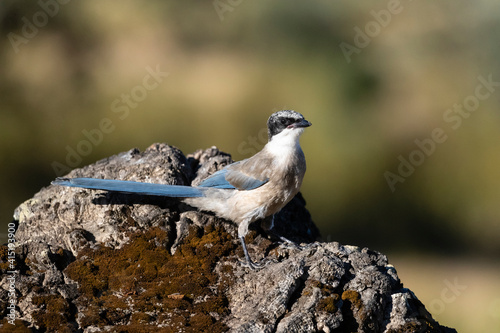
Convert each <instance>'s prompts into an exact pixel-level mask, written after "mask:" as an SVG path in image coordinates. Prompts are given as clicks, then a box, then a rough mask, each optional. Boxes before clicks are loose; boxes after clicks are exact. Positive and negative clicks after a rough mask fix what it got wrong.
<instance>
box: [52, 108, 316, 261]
mask: <svg viewBox="0 0 500 333" xmlns="http://www.w3.org/2000/svg"><path fill="white" fill-rule="evenodd" d="M311 125H312V124H311V123H310V122H309V121H307V120H306V119H305V118H304V116H303V115H302V114H300V113H298V112H296V111H293V110H281V111H277V112H274V113H273V114H272V115H271V116H270V117H269V119H268V120H267V132H268V142H267V144H266V145H265V146H264V147H263V148H262V150H260V151H259V152H258V153H256V154H255V155H253V156H252V157H250V158H247V159H244V160H241V161H237V162H234V163H231V164H229V165H227V166H226V167H224V168H223V169H221V170H219V171H217V172H215V173H213V174H212V175H210V176H209V177H207V178H206V179H205V180H203V181H202V182H201V183H200V184H198V185H197V186H183V185H166V184H152V183H143V182H134V181H124V180H114V179H96V178H56V179H55V180H54V181H53V182H52V184H54V185H61V186H69V187H80V188H86V189H96V190H105V191H113V192H122V193H131V194H141V195H148V196H149V195H152V196H162V197H171V198H178V199H179V200H180V201H182V202H184V203H186V204H188V205H190V206H192V207H194V208H197V209H198V210H201V211H208V212H212V213H215V215H216V216H218V217H221V218H224V219H227V220H230V221H233V222H234V223H236V225H237V226H238V238H239V239H240V241H241V246H242V248H243V253H244V255H245V259H246V263H245V266H247V267H249V268H251V269H254V270H255V269H260V268H262V267H263V265H262V264H260V263H256V262H254V261H252V260H251V258H250V255H249V253H248V250H247V246H246V244H245V236H246V235H247V233H248V228H249V225H250V224H251V223H253V222H255V221H257V220H261V219H264V218H267V217H270V216H271V217H272V218H271V225H270V226H269V229H272V225H273V224H274V214H276V213H278V212H279V211H280V210H281V209H282V208H283V207H284V206H285V205H286V204H287V203H288V202H289V201H290V200H292V199H293V197H294V196H295V195H296V194H297V193H298V192H299V190H300V187H301V185H302V181H303V178H304V175H305V172H306V159H305V156H304V152H303V151H302V148H301V146H300V142H299V139H300V136H301V135H302V133H303V132H304V130H305V128H307V127H309V126H311ZM282 239H283V240H286V239H285V238H282Z"/></svg>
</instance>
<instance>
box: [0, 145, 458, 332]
mask: <svg viewBox="0 0 500 333" xmlns="http://www.w3.org/2000/svg"><path fill="white" fill-rule="evenodd" d="M230 162H231V157H230V156H229V155H228V154H225V153H222V152H220V151H219V150H218V149H217V148H215V147H212V148H210V149H206V150H199V151H197V152H195V153H194V154H192V155H188V156H187V157H186V156H184V155H183V154H182V152H181V151H179V150H178V149H176V148H174V147H171V146H168V145H166V144H154V145H152V146H150V147H149V148H148V149H146V150H145V151H144V152H140V151H139V150H137V149H133V150H130V151H128V152H124V153H121V154H118V155H116V156H112V157H109V158H107V159H104V160H101V161H98V162H96V163H95V164H92V165H89V166H86V167H84V168H81V169H77V170H74V171H72V172H71V173H70V174H69V175H68V177H95V178H109V179H122V180H134V181H143V182H152V183H162V184H177V185H190V184H197V183H199V182H200V181H201V180H203V179H204V178H205V177H207V176H208V175H209V174H211V173H213V172H215V171H217V170H219V169H221V168H222V167H224V166H225V165H227V164H228V163H230ZM14 218H15V220H16V221H17V223H18V229H17V232H16V240H17V250H16V252H17V257H16V269H17V270H18V271H19V274H18V275H17V280H16V294H17V304H16V305H17V308H16V318H17V321H16V325H19V326H18V327H20V326H22V327H26V328H28V329H29V330H31V331H40V332H45V331H48V332H52V331H54V332H101V331H107V332H118V331H128V332H153V331H154V332H181V331H182V332H202V331H208V330H209V331H212V332H224V331H230V332H455V330H453V329H449V328H446V327H444V326H440V325H439V324H438V323H437V322H436V321H434V319H433V318H432V317H431V315H430V314H429V313H428V312H427V310H426V309H425V306H424V305H423V304H422V303H421V302H420V301H419V300H418V299H417V297H416V296H415V295H414V294H413V292H412V291H411V290H409V289H407V288H405V287H404V286H403V284H402V282H401V281H400V280H399V278H398V275H397V272H396V269H395V268H394V267H393V266H391V265H390V264H389V263H388V260H387V258H386V256H384V255H383V254H380V253H377V252H374V251H371V250H369V249H360V248H358V247H354V246H343V245H341V244H339V243H336V242H332V243H321V242H318V241H317V240H318V237H319V232H318V229H317V228H316V227H315V225H314V223H313V221H312V220H311V216H310V215H309V213H308V211H307V209H306V208H305V201H304V199H303V198H302V196H301V195H300V194H299V195H297V197H296V198H295V199H294V200H292V202H290V204H289V205H287V207H285V208H284V209H283V210H282V212H280V214H279V216H277V219H276V232H277V233H279V234H281V235H283V236H285V237H287V238H288V239H291V240H293V241H295V242H298V243H301V247H300V248H297V247H291V246H289V245H283V244H279V243H277V242H276V241H275V238H274V236H272V235H267V234H266V233H265V232H264V231H263V229H262V228H261V227H260V226H259V225H258V223H256V224H255V225H253V226H252V228H251V229H252V231H251V233H250V234H249V236H247V243H248V244H249V251H250V253H251V255H252V257H253V258H254V259H257V260H259V259H264V258H265V259H266V260H267V265H266V266H265V267H264V268H263V269H261V270H259V271H252V270H249V269H248V268H245V267H243V266H242V265H241V263H240V260H241V259H242V255H243V253H242V251H241V248H240V247H239V242H238V239H237V237H236V235H237V228H236V226H235V225H234V224H233V223H232V222H231V221H225V220H222V219H219V218H217V217H215V216H213V215H212V214H210V213H205V212H198V211H196V210H194V209H193V208H192V207H189V206H187V205H185V204H182V203H180V202H179V201H176V200H171V199H166V198H157V197H140V196H134V195H125V194H118V193H106V192H102V191H91V190H85V189H75V188H65V187H58V186H52V185H51V186H48V187H46V188H43V189H42V190H41V191H40V192H38V193H37V194H35V196H34V197H33V198H32V199H29V200H27V201H26V202H24V203H23V204H21V205H20V206H19V207H18V208H17V209H16V211H15V214H14ZM264 222H265V221H264ZM2 251H3V252H2V256H1V257H0V261H1V262H0V265H1V266H0V267H1V268H2V275H1V276H0V278H1V280H0V296H2V297H1V302H2V303H1V304H0V312H1V313H2V317H5V314H6V313H7V303H6V297H4V296H5V295H6V293H7V290H8V285H9V283H8V280H7V278H8V274H7V269H6V268H5V267H4V266H5V265H4V264H5V260H6V258H5V255H4V254H5V247H4V248H3V250H2ZM0 325H1V326H0V330H1V329H3V328H8V327H9V326H8V325H10V324H9V323H7V322H6V320H4V321H2V322H1V323H0Z"/></svg>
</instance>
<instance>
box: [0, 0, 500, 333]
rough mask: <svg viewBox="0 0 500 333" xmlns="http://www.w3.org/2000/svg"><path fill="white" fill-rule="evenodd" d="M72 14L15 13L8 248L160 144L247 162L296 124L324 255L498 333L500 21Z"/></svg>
mask: <svg viewBox="0 0 500 333" xmlns="http://www.w3.org/2000/svg"><path fill="white" fill-rule="evenodd" d="M59 1H60V2H58V1H56V0H41V1H19V0H16V1H13V0H12V1H9V0H2V1H1V2H0V31H1V36H2V38H1V39H0V136H1V141H0V145H1V152H2V153H1V154H0V162H1V163H0V168H1V172H0V185H1V190H0V213H1V217H0V222H1V228H2V229H1V230H2V233H1V235H0V236H1V239H0V240H1V241H2V242H5V240H6V236H7V234H6V232H7V231H6V225H7V223H9V222H10V221H11V220H12V213H13V211H14V209H15V207H16V206H17V205H19V204H20V203H21V202H23V201H24V200H26V199H28V198H30V197H32V196H33V194H34V193H35V192H37V191H38V190H39V189H40V188H41V187H43V186H47V185H48V184H49V183H50V181H51V180H53V179H54V178H55V177H56V176H60V175H63V174H64V173H65V172H67V171H69V170H70V169H72V168H74V167H83V166H85V165H87V164H91V163H93V162H95V161H96V160H98V159H101V158H104V157H107V156H110V155H113V154H116V153H119V152H122V151H126V150H129V149H131V148H134V147H138V148H140V149H141V150H143V149H145V148H146V147H148V146H149V145H150V144H152V143H154V142H166V143H169V144H171V145H175V146H177V147H179V148H180V149H181V150H182V151H183V152H184V153H185V154H187V153H191V152H193V151H194V150H196V149H198V148H208V147H210V146H212V145H216V146H217V147H219V148H220V149H221V150H223V151H226V152H229V153H231V154H232V156H233V158H234V159H235V160H239V159H242V158H246V157H249V156H251V155H252V154H253V153H255V152H257V150H258V149H260V148H261V147H262V146H263V145H264V144H265V142H266V136H265V132H264V131H265V124H266V120H267V117H268V116H269V115H270V114H271V113H272V112H274V111H277V110H280V109H294V110H296V111H298V112H301V113H303V114H304V115H305V116H306V118H307V119H308V120H309V121H311V122H312V123H313V126H312V127H311V128H309V129H307V131H306V132H305V134H304V135H303V137H302V147H303V149H304V151H305V154H306V156H307V160H308V172H307V174H306V178H305V180H304V185H303V189H302V191H303V193H304V196H305V198H306V200H307V204H308V208H309V210H310V211H311V213H312V215H313V219H314V220H315V222H316V223H317V225H318V227H319V228H320V230H321V232H322V235H323V237H324V239H325V240H328V241H334V240H335V241H339V242H341V243H344V244H354V245H358V246H363V247H364V246H369V247H371V248H373V249H375V250H379V251H383V252H385V253H387V254H389V259H390V260H391V262H392V263H394V264H395V266H396V268H397V269H398V271H399V274H400V276H401V278H402V280H403V281H404V282H405V286H407V287H409V288H410V289H412V290H414V291H415V292H416V294H417V296H418V297H419V298H420V299H421V300H422V301H423V302H424V304H426V305H427V307H428V309H429V310H430V311H431V313H432V314H433V315H434V316H435V317H436V318H437V319H438V320H440V321H441V322H442V323H443V324H445V325H449V326H452V327H455V328H457V329H458V330H459V331H463V332H467V331H469V332H492V331H500V284H499V281H500V280H499V279H498V276H499V274H500V261H499V260H498V256H499V255H500V241H499V238H500V204H499V202H498V201H499V198H500V195H499V189H500V112H499V111H500V110H499V106H500V61H499V60H498V59H500V43H499V39H498V36H500V15H499V13H500V3H498V2H494V1H492V0H491V1H487V0H480V1H476V2H473V3H472V2H467V1H465V0H460V1H456V0H454V1H452V0H446V1H439V2H436V1H433V2H430V1H411V0H408V1H397V0H390V1H377V2H373V1H356V2H353V1H335V2H326V1H308V2H294V3H291V2H289V1H285V0H280V1H273V2H263V1H259V2H256V1H243V0H215V1H204V2H201V1H183V2H180V1H177V2H174V1H160V0H157V1H152V0H151V1H148V2H140V1H132V0H128V1H97V0H88V1H68V0H64V1H63V0H59ZM151 73H156V74H154V75H152V74H151ZM488 81H489V83H488ZM388 179H389V181H388ZM391 184H392V185H391ZM457 281H458V282H457ZM450 283H451V284H453V283H455V284H457V283H458V284H459V285H460V286H461V287H463V286H465V287H466V288H465V287H464V288H458V289H457V288H452V287H450ZM450 295H452V296H454V297H450ZM472 305H473V306H472Z"/></svg>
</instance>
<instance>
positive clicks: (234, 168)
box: [198, 162, 269, 191]
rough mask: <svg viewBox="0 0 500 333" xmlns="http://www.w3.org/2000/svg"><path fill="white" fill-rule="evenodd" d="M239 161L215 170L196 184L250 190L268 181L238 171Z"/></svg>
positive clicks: (267, 179)
mask: <svg viewBox="0 0 500 333" xmlns="http://www.w3.org/2000/svg"><path fill="white" fill-rule="evenodd" d="M239 163H240V162H236V163H233V164H231V165H228V166H227V167H225V168H224V169H222V170H219V171H217V172H216V173H214V174H213V175H211V176H210V177H208V178H207V179H205V180H204V181H202V182H201V183H200V184H199V185H198V186H199V187H212V188H220V189H238V190H245V191H250V190H253V189H256V188H258V187H260V186H262V185H264V184H265V183H267V182H268V181H269V178H266V179H264V180H260V179H257V178H254V177H251V176H249V175H247V174H245V173H243V172H241V171H239V170H238V169H239V168H238V166H239Z"/></svg>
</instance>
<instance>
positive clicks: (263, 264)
mask: <svg viewBox="0 0 500 333" xmlns="http://www.w3.org/2000/svg"><path fill="white" fill-rule="evenodd" d="M276 262H277V261H276V260H273V259H269V258H263V259H262V260H260V261H259V262H254V261H252V260H245V261H243V260H240V263H241V266H243V267H246V268H250V269H252V270H254V271H256V270H259V269H262V268H264V267H266V266H267V265H269V264H272V263H276Z"/></svg>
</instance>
